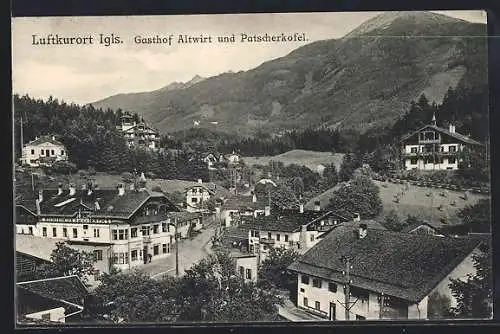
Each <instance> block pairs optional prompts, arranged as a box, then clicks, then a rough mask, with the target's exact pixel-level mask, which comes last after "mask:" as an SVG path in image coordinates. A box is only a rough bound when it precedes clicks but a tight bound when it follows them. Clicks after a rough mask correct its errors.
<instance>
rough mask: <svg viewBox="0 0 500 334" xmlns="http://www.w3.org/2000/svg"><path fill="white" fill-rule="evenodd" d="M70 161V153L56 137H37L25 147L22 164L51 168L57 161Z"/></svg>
mask: <svg viewBox="0 0 500 334" xmlns="http://www.w3.org/2000/svg"><path fill="white" fill-rule="evenodd" d="M66 160H68V151H67V150H66V147H65V146H64V144H63V143H61V142H60V141H58V140H56V138H55V136H42V137H36V138H35V140H32V141H30V142H29V143H27V144H26V145H24V147H23V149H22V157H21V163H22V164H23V165H28V166H31V167H39V166H42V165H48V166H50V165H51V164H52V163H54V162H56V161H66Z"/></svg>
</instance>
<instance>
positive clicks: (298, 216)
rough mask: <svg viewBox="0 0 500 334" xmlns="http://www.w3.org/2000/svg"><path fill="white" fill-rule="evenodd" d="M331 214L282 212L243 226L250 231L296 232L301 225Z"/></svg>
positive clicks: (251, 221)
mask: <svg viewBox="0 0 500 334" xmlns="http://www.w3.org/2000/svg"><path fill="white" fill-rule="evenodd" d="M329 214H333V212H325V211H304V212H303V213H300V212H298V211H295V210H286V211H285V210H283V211H280V212H278V213H275V214H271V215H269V216H264V215H260V216H257V217H256V218H254V219H251V220H250V221H248V222H247V223H245V225H246V226H247V227H249V228H252V229H259V230H264V231H280V232H290V233H291V232H298V231H300V229H301V227H302V225H307V224H309V223H312V222H314V221H316V220H318V219H320V218H322V217H326V216H328V215H329Z"/></svg>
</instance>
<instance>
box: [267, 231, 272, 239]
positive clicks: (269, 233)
mask: <svg viewBox="0 0 500 334" xmlns="http://www.w3.org/2000/svg"><path fill="white" fill-rule="evenodd" d="M267 238H268V239H269V240H271V232H268V233H267Z"/></svg>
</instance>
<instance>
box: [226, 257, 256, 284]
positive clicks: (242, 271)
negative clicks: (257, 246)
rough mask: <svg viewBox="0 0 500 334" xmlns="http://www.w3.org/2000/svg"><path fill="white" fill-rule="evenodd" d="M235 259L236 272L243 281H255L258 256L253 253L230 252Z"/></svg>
mask: <svg viewBox="0 0 500 334" xmlns="http://www.w3.org/2000/svg"><path fill="white" fill-rule="evenodd" d="M230 255H231V257H232V258H233V259H234V260H235V265H236V274H237V275H238V276H239V277H241V278H243V280H244V281H245V282H254V283H255V282H257V268H258V257H257V256H256V255H255V254H247V253H239V252H238V253H235V252H233V253H231V254H230Z"/></svg>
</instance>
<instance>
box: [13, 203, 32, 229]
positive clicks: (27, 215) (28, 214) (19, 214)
mask: <svg viewBox="0 0 500 334" xmlns="http://www.w3.org/2000/svg"><path fill="white" fill-rule="evenodd" d="M37 221H38V219H37V216H36V208H35V212H33V211H31V210H30V209H28V208H26V206H22V205H16V217H15V222H16V224H26V225H35V224H36V223H37Z"/></svg>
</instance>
